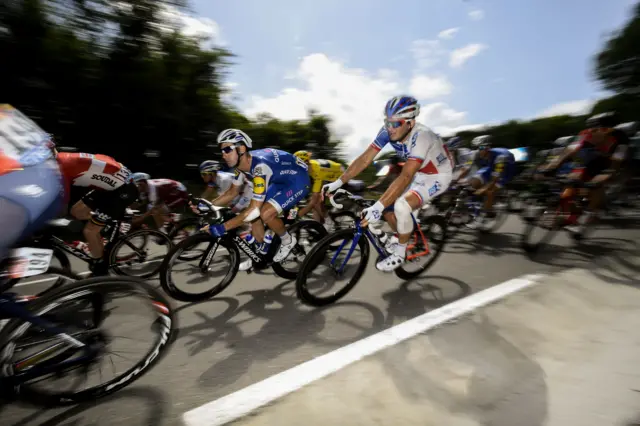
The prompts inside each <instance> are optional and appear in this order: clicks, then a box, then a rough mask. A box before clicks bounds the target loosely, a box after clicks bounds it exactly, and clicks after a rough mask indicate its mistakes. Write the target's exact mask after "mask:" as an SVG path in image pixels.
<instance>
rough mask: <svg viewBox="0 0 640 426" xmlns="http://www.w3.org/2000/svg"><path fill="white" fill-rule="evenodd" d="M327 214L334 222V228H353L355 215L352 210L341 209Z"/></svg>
mask: <svg viewBox="0 0 640 426" xmlns="http://www.w3.org/2000/svg"><path fill="white" fill-rule="evenodd" d="M329 215H330V216H331V219H332V220H333V221H334V222H335V224H336V230H340V229H349V228H353V226H354V225H355V223H356V218H357V216H356V214H355V213H354V212H350V211H346V210H343V211H341V212H338V213H330V214H329Z"/></svg>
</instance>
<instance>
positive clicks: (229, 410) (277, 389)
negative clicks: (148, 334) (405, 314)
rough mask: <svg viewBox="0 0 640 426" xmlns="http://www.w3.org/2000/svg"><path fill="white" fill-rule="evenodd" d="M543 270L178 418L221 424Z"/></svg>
mask: <svg viewBox="0 0 640 426" xmlns="http://www.w3.org/2000/svg"><path fill="white" fill-rule="evenodd" d="M543 276H544V275H541V274H535V275H525V276H522V277H519V278H514V279H512V280H509V281H506V282H504V283H501V284H498V285H495V286H493V287H490V288H488V289H486V290H483V291H481V292H479V293H475V294H472V295H470V296H468V297H465V298H464V299H460V300H457V301H455V302H453V303H450V304H448V305H446V306H443V307H441V308H438V309H435V310H433V311H430V312H427V313H425V314H423V315H420V316H418V317H416V318H413V319H410V320H409V321H405V322H403V323H402V324H398V325H396V326H394V327H391V328H389V329H387V330H384V331H381V332H380V333H377V334H374V335H372V336H369V337H367V338H365V339H362V340H359V341H357V342H354V343H351V344H349V345H347V346H343V347H342V348H340V349H336V350H335V351H333V352H330V353H328V354H325V355H322V356H319V357H317V358H314V359H312V360H311V361H307V362H305V363H303V364H300V365H297V366H295V367H293V368H291V369H289V370H286V371H283V372H282V373H279V374H276V375H274V376H271V377H269V378H268V379H265V380H263V381H261V382H258V383H255V384H253V385H251V386H248V387H246V388H244V389H241V390H239V391H237V392H234V393H232V394H229V395H227V396H224V397H222V398H220V399H217V400H215V401H211V402H208V403H206V404H204V405H202V406H200V407H198V408H194V409H193V410H190V411H187V412H186V413H184V414H183V416H182V419H183V421H184V423H185V424H186V425H187V426H221V425H225V424H227V423H229V422H232V421H234V420H237V419H238V418H240V417H243V416H246V415H247V414H249V413H251V412H252V411H253V410H255V409H256V408H259V407H262V406H263V405H266V404H268V403H270V402H272V401H274V400H276V399H278V398H281V397H283V396H285V395H287V394H289V393H291V392H294V391H296V390H298V389H300V388H302V387H303V386H306V385H308V384H310V383H313V382H314V381H316V380H319V379H322V378H323V377H326V376H328V375H330V374H332V373H335V372H336V371H338V370H340V369H342V368H344V367H346V366H348V365H349V364H352V363H354V362H356V361H359V360H361V359H362V358H364V357H367V356H369V355H372V354H374V353H376V352H378V351H381V350H382V349H385V348H388V347H390V346H393V345H396V344H398V343H400V342H402V341H404V340H407V339H409V338H411V337H413V336H415V335H417V334H420V333H422V332H424V331H427V330H430V329H432V328H434V327H436V326H438V325H441V324H443V323H445V322H447V321H451V320H452V319H455V318H457V317H459V316H461V315H465V314H467V313H469V312H471V311H473V310H474V309H477V308H480V307H482V306H485V305H488V304H490V303H493V302H496V301H498V300H500V299H503V298H505V297H506V296H508V295H510V294H512V293H515V292H517V291H520V290H522V289H525V288H527V287H530V286H532V285H534V284H536V283H537V282H539V281H540V279H541V278H542V277H543Z"/></svg>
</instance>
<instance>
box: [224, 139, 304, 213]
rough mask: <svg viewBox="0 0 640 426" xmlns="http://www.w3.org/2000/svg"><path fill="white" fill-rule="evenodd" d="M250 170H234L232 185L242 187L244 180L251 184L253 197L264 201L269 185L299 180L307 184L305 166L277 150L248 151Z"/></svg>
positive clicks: (294, 157) (285, 183)
mask: <svg viewBox="0 0 640 426" xmlns="http://www.w3.org/2000/svg"><path fill="white" fill-rule="evenodd" d="M249 154H251V169H250V170H249V172H248V173H247V172H242V171H240V170H237V169H236V178H235V179H234V181H233V184H234V185H242V183H243V182H244V181H245V180H249V181H252V182H253V197H252V199H254V200H256V201H264V200H265V198H266V196H267V190H268V188H269V186H270V185H290V184H292V183H293V182H297V181H299V180H302V181H306V182H308V180H309V171H308V167H307V165H306V164H305V163H304V162H303V161H302V160H300V159H299V158H298V157H296V156H294V155H293V154H290V153H288V152H286V151H281V150H279V149H273V148H266V149H258V150H255V151H249Z"/></svg>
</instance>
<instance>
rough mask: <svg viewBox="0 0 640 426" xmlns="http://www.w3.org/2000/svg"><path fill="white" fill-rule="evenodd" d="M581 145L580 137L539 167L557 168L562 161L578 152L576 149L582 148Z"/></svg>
mask: <svg viewBox="0 0 640 426" xmlns="http://www.w3.org/2000/svg"><path fill="white" fill-rule="evenodd" d="M582 145H583V141H582V139H580V140H579V141H578V142H575V143H572V144H571V145H569V146H568V147H567V148H566V149H565V150H564V151H562V153H561V154H560V155H558V157H557V158H555V159H554V160H552V161H550V162H549V163H548V164H547V165H546V166H542V167H540V168H541V169H549V170H553V169H557V168H558V167H560V165H561V164H562V163H564V162H565V161H567V160H568V159H570V158H571V157H573V156H574V155H576V153H578V151H580V149H582Z"/></svg>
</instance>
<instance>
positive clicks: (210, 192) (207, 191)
mask: <svg viewBox="0 0 640 426" xmlns="http://www.w3.org/2000/svg"><path fill="white" fill-rule="evenodd" d="M214 192H215V188H214V186H213V185H207V189H205V190H204V192H203V193H202V196H201V197H200V198H204V199H205V200H207V201H209V200H210V199H211V197H213V193H214Z"/></svg>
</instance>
